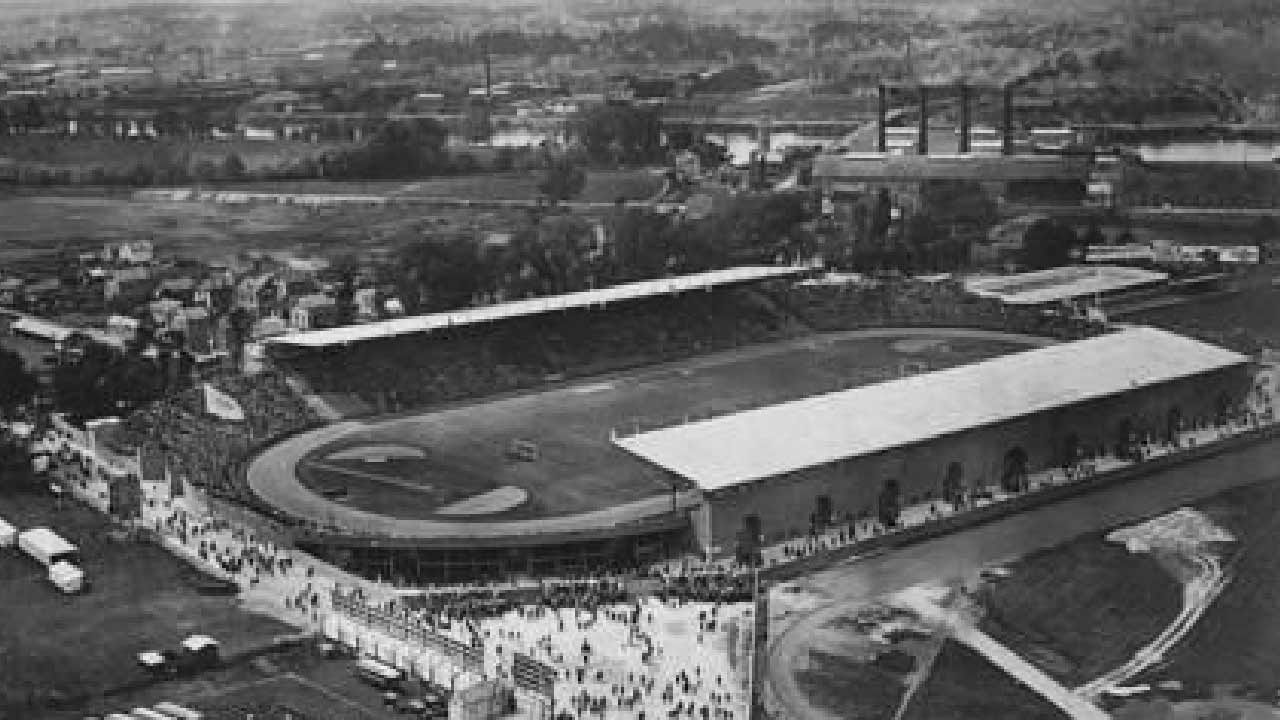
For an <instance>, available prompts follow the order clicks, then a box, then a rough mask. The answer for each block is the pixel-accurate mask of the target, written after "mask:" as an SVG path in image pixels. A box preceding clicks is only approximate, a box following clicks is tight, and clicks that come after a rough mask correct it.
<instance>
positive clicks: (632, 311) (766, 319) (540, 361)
mask: <svg viewBox="0 0 1280 720" xmlns="http://www.w3.org/2000/svg"><path fill="white" fill-rule="evenodd" d="M783 328H784V322H783V320H782V318H780V317H778V316H777V314H776V313H774V312H772V310H770V309H769V308H768V307H767V305H766V304H763V303H759V302H756V301H754V300H753V299H752V297H751V294H750V291H745V290H735V289H724V290H716V291H712V292H708V293H701V292H699V293H686V294H684V295H681V296H671V297H659V298H651V299H648V300H643V301H637V302H630V303H625V304H622V305H618V306H611V307H606V308H595V309H584V310H574V311H568V312H565V313H559V314H554V315H542V316H536V317H531V318H525V319H521V320H514V321H509V322H503V323H499V324H496V325H482V326H474V327H462V328H456V329H453V330H451V331H449V332H443V333H437V334H436V335H434V336H430V337H422V336H414V337H403V338H393V339H387V340H383V341H376V342H368V343H364V344H361V345H358V346H355V347H352V348H348V349H347V350H345V351H344V352H343V353H342V354H341V355H340V356H338V357H323V356H310V357H301V358H295V359H290V360H285V361H280V362H279V363H278V364H279V365H280V366H281V367H283V368H284V369H285V370H287V371H290V372H296V373H299V374H301V375H303V376H304V377H306V379H307V380H308V382H309V383H310V385H311V387H312V388H314V389H315V390H316V391H317V392H348V393H355V394H358V395H360V396H361V397H362V398H363V399H365V400H367V401H369V402H371V403H373V404H379V403H380V402H381V403H385V405H386V407H387V408H388V409H390V408H391V407H418V406H424V405H431V404H436V403H440V402H448V401H451V400H459V399H464V398H472V397H482V396H485V395H492V394H495V393H500V392H505V391H510V390H514V389H518V388H525V387H531V386H535V385H537V384H539V383H542V382H545V381H546V380H547V378H548V377H549V376H552V377H555V376H559V377H567V376H582V375H590V374H594V373H599V372H605V371H609V370H617V369H620V368H625V367H631V366H636V365H642V364H647V363H654V362H661V361H665V360H673V359H678V358H684V357H689V356H691V355H694V354H697V353H703V352H708V351H713V350H718V349H725V348H731V347H737V346H739V345H742V344H745V343H750V342H760V341H763V340H767V339H770V338H774V337H777V336H779V334H780V333H782V332H783ZM353 368H360V369H362V372H352V369H353Z"/></svg>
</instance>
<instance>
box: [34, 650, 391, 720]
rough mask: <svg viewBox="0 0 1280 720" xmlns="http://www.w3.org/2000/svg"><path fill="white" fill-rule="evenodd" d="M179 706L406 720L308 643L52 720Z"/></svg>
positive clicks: (238, 718) (239, 719)
mask: <svg viewBox="0 0 1280 720" xmlns="http://www.w3.org/2000/svg"><path fill="white" fill-rule="evenodd" d="M165 701H168V702H176V703H178V704H180V705H183V706H185V707H188V708H192V709H195V710H199V711H201V712H204V713H205V717H206V718H209V719H210V720H222V719H224V718H225V719H226V720H243V718H244V717H245V714H246V713H253V714H254V716H255V717H257V718H259V719H260V720H284V718H285V717H286V713H290V712H291V713H293V717H294V718H297V717H298V715H299V713H301V714H303V715H304V716H305V717H306V718H307V720H389V719H390V718H395V717H403V716H401V715H398V714H397V713H395V712H393V711H389V710H387V709H386V708H384V707H383V705H382V696H381V691H379V690H377V689H375V688H373V687H371V686H369V685H367V684H365V683H363V682H361V681H360V680H359V679H358V678H357V677H356V675H355V673H354V672H353V661H352V660H351V659H349V658H345V659H332V660H327V659H324V658H321V657H320V656H319V655H318V654H317V653H316V652H315V650H314V649H313V646H312V645H311V644H310V643H303V644H301V645H296V646H293V647H288V648H282V649H277V650H271V651H269V652H266V653H263V654H262V655H260V656H257V657H255V658H254V659H251V660H245V661H241V662H237V663H234V664H230V665H226V666H224V667H221V668H217V669H215V670H210V671H207V672H205V673H202V674H201V675H199V676H197V677H195V678H191V679H185V680H171V681H167V682H164V683H157V684H154V685H150V686H147V687H145V688H141V689H138V690H135V691H130V692H125V693H121V694H119V695H117V696H114V697H110V698H104V699H100V700H94V701H92V702H90V703H89V704H87V705H85V706H84V707H83V708H80V709H79V710H78V711H77V712H53V713H49V715H48V719H49V720H64V719H65V720H79V718H82V717H83V716H84V715H85V714H86V713H98V714H104V715H105V714H107V713H111V712H121V711H127V710H128V709H130V708H135V707H152V706H154V705H156V704H157V703H160V702H165Z"/></svg>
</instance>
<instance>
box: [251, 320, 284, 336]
mask: <svg viewBox="0 0 1280 720" xmlns="http://www.w3.org/2000/svg"><path fill="white" fill-rule="evenodd" d="M288 331H289V326H288V324H287V323H285V321H284V319H283V318H278V317H274V316H273V317H264V318H262V319H261V320H259V321H257V322H255V323H254V324H253V328H252V329H251V330H250V332H249V334H250V336H251V337H252V338H253V339H254V340H261V339H262V338H267V337H271V336H273V335H283V334H285V333H286V332H288Z"/></svg>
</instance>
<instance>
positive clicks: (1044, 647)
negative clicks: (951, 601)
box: [982, 534, 1182, 686]
mask: <svg viewBox="0 0 1280 720" xmlns="http://www.w3.org/2000/svg"><path fill="white" fill-rule="evenodd" d="M1009 569H1011V570H1012V571H1013V575H1012V577H1009V578H1006V579H1002V580H998V581H995V582H994V583H992V584H990V585H988V586H986V587H985V588H984V591H983V592H984V600H985V605H986V608H987V615H986V617H985V618H983V621H982V627H983V629H984V630H986V631H987V632H988V633H990V634H991V635H992V636H993V637H995V638H996V639H998V640H1000V641H1001V642H1003V643H1004V644H1006V645H1008V646H1009V647H1011V648H1013V649H1014V650H1015V651H1017V652H1018V653H1019V654H1021V655H1022V656H1023V657H1026V658H1027V659H1028V660H1030V661H1032V662H1033V663H1035V664H1036V665H1037V666H1039V667H1040V668H1041V669H1043V670H1044V671H1045V672H1047V673H1048V674H1049V675H1051V676H1053V677H1055V678H1057V679H1058V680H1061V681H1063V682H1064V683H1066V684H1068V685H1072V686H1074V685H1077V684H1081V683H1083V682H1086V681H1088V680H1092V679H1093V678H1095V677H1097V676H1099V675H1101V674H1102V673H1104V672H1106V671H1108V670H1110V669H1112V668H1113V667H1115V666H1117V665H1119V664H1121V663H1122V662H1123V661H1124V660H1126V659H1128V658H1129V657H1131V656H1132V655H1133V652H1134V651H1135V650H1137V649H1138V648H1139V647H1141V646H1142V645H1144V644H1146V643H1147V642H1149V641H1150V640H1151V639H1152V638H1154V637H1155V636H1156V635H1157V634H1158V633H1159V632H1160V631H1161V630H1162V629H1163V628H1164V627H1165V626H1166V625H1168V623H1169V622H1170V621H1171V620H1172V619H1173V618H1174V616H1175V615H1176V614H1177V612H1178V610H1179V608H1180V607H1181V606H1182V587H1181V585H1180V584H1179V583H1178V581H1177V580H1176V579H1175V578H1174V577H1173V575H1172V574H1171V573H1170V572H1168V571H1167V570H1166V569H1165V568H1163V567H1161V566H1160V564H1159V563H1158V562H1157V561H1156V560H1154V559H1152V557H1151V556H1150V555H1146V554H1143V555H1134V554H1130V553H1129V551H1128V550H1126V549H1125V548H1124V546H1122V545H1119V544H1116V543H1110V542H1107V541H1106V540H1105V539H1104V538H1103V536H1102V535H1100V534H1090V535H1085V536H1082V537H1080V538H1077V539H1075V540H1072V541H1071V542H1068V543H1066V544H1064V545H1060V546H1058V547H1056V548H1052V549H1050V550H1046V551H1043V552H1039V553H1035V554H1033V555H1030V556H1028V557H1026V558H1023V559H1022V560H1019V561H1017V562H1015V563H1013V564H1012V565H1010V566H1009Z"/></svg>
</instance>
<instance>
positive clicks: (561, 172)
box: [538, 158, 587, 204]
mask: <svg viewBox="0 0 1280 720" xmlns="http://www.w3.org/2000/svg"><path fill="white" fill-rule="evenodd" d="M586 185H587V173H586V172H585V171H584V170H583V169H582V168H581V167H580V166H579V165H578V164H577V163H574V162H573V161H572V160H570V159H568V158H559V159H557V160H555V161H553V162H552V163H551V164H550V165H548V166H547V169H546V171H545V172H544V173H543V175H542V180H541V182H539V183H538V192H540V193H542V194H543V195H545V196H547V199H549V200H550V201H551V202H552V204H555V203H558V202H561V201H564V200H569V199H572V198H574V197H577V195H578V194H579V193H581V192H582V189H583V188H584V187H586Z"/></svg>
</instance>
